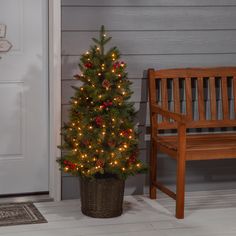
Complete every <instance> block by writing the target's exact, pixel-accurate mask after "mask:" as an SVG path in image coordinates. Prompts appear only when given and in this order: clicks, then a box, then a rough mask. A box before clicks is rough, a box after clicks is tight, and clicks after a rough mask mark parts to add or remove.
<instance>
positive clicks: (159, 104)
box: [148, 67, 236, 219]
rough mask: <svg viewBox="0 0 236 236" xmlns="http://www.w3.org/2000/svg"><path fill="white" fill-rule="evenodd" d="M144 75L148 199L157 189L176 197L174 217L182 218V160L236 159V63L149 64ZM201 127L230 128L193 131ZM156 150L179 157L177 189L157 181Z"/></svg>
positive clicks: (153, 197)
mask: <svg viewBox="0 0 236 236" xmlns="http://www.w3.org/2000/svg"><path fill="white" fill-rule="evenodd" d="M148 80H149V102H150V120H151V155H150V198H151V199H156V190H157V189H160V190H161V191H163V192H164V193H166V194H167V195H169V196H170V197H172V198H173V199H175V200H176V218H179V219H183V218H184V198H185V168H186V161H193V160H215V159H229V158H236V132H234V130H235V129H234V128H235V127H236V67H221V68H188V69H166V70H154V69H149V70H148ZM225 127H228V128H232V129H230V130H232V131H230V130H229V129H225ZM199 128H200V129H199ZM202 128H214V129H215V128H218V130H228V131H227V132H204V133H198V132H192V130H195V129H197V131H199V130H202ZM219 128H220V129H219ZM222 128H224V129H222ZM159 151H160V152H162V153H165V154H168V156H170V157H171V158H174V159H175V160H176V161H177V174H176V192H173V191H171V190H170V189H168V188H167V187H166V186H164V185H163V184H162V183H160V182H159V181H157V152H159Z"/></svg>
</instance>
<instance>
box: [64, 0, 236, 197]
mask: <svg viewBox="0 0 236 236" xmlns="http://www.w3.org/2000/svg"><path fill="white" fill-rule="evenodd" d="M235 22H236V0H178V1H176V0H145V1H144V0H99V1H98V0H62V121H63V122H64V121H66V120H67V119H68V109H69V105H68V104H69V103H68V101H69V99H70V97H71V96H72V95H73V90H72V89H71V85H75V84H78V82H76V81H74V80H73V79H72V77H73V75H74V74H76V73H78V72H79V71H78V67H77V64H78V62H79V58H80V55H81V53H83V52H85V51H86V50H87V49H88V47H89V45H90V44H91V38H92V37H94V36H96V35H97V32H98V29H99V28H100V26H101V25H102V24H103V25H105V27H106V29H107V30H108V31H109V32H108V34H109V33H110V34H111V36H112V37H113V41H112V44H111V45H110V46H112V45H116V46H118V48H119V49H120V51H121V53H122V59H123V60H124V61H125V62H126V63H127V64H128V73H129V78H130V79H131V80H132V82H133V85H132V86H133V87H132V89H133V91H134V95H133V96H132V98H131V100H132V101H134V102H135V107H136V108H137V110H138V116H137V123H138V125H139V126H138V127H139V130H140V132H141V135H140V147H139V148H140V156H141V157H142V159H143V160H144V161H147V157H148V149H149V148H148V146H149V143H148V141H145V138H146V139H148V137H147V136H145V134H146V133H147V129H148V126H149V115H148V106H147V101H148V98H147V81H146V70H147V68H149V67H152V68H158V69H159V68H175V67H201V66H203V67H207V66H230V65H236V24H235ZM164 167H165V169H164ZM158 169H159V172H158V175H159V177H160V178H162V179H163V181H165V182H166V183H168V184H170V185H172V184H174V177H175V162H174V161H172V160H170V159H169V158H165V157H164V156H163V155H160V157H159V165H158ZM235 169H236V161H235V160H224V161H204V162H201V161H197V162H192V163H189V164H188V166H187V183H188V184H187V190H189V191H190V190H196V189H199V190H205V189H207V188H211V189H214V188H232V187H236V181H235V179H236V171H235ZM147 179H148V177H147V175H139V176H135V177H131V178H130V179H128V180H127V183H126V194H142V193H144V192H147V183H148V181H147ZM145 186H146V187H145ZM78 196H79V181H78V178H76V177H71V176H69V175H67V174H63V176H62V197H63V199H68V198H77V197H78Z"/></svg>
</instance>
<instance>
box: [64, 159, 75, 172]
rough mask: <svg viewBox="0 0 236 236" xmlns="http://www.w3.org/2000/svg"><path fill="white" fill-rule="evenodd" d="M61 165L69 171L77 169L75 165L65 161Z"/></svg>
mask: <svg viewBox="0 0 236 236" xmlns="http://www.w3.org/2000/svg"><path fill="white" fill-rule="evenodd" d="M63 164H64V165H65V167H66V168H69V169H71V170H75V169H76V167H77V164H74V163H72V162H70V161H66V160H64V161H63Z"/></svg>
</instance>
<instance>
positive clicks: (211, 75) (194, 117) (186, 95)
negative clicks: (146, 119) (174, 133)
mask: <svg viewBox="0 0 236 236" xmlns="http://www.w3.org/2000/svg"><path fill="white" fill-rule="evenodd" d="M148 78H149V87H150V86H151V88H149V92H150V104H154V103H156V102H157V94H159V96H160V101H161V102H160V101H158V102H159V103H158V104H159V105H161V106H162V108H163V109H165V110H170V111H174V112H178V113H185V114H186V115H187V117H188V120H189V122H190V123H189V126H190V127H189V128H193V127H194V128H202V127H209V128H210V127H229V126H231V125H232V124H235V125H234V126H236V67H219V68H187V69H166V70H156V71H155V70H153V69H149V73H148ZM157 81H159V82H158V85H159V86H156V82H157ZM170 85H171V86H170ZM157 87H158V89H160V90H161V91H159V92H158V93H157V90H156V88H157ZM168 94H172V98H171V100H170V98H169V96H168ZM169 103H170V104H171V105H170V106H168V104H169ZM232 110H233V111H232ZM196 113H197V114H196ZM175 127H176V124H174V123H173V121H170V120H167V119H162V120H159V122H158V129H171V128H175Z"/></svg>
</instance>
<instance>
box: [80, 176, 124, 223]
mask: <svg viewBox="0 0 236 236" xmlns="http://www.w3.org/2000/svg"><path fill="white" fill-rule="evenodd" d="M124 186H125V181H124V180H120V179H116V178H104V179H95V180H91V179H88V178H80V194H81V210H82V212H83V214H85V215H87V216H91V217H95V218H111V217H117V216H120V215H121V214H122V205H123V198H124Z"/></svg>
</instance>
